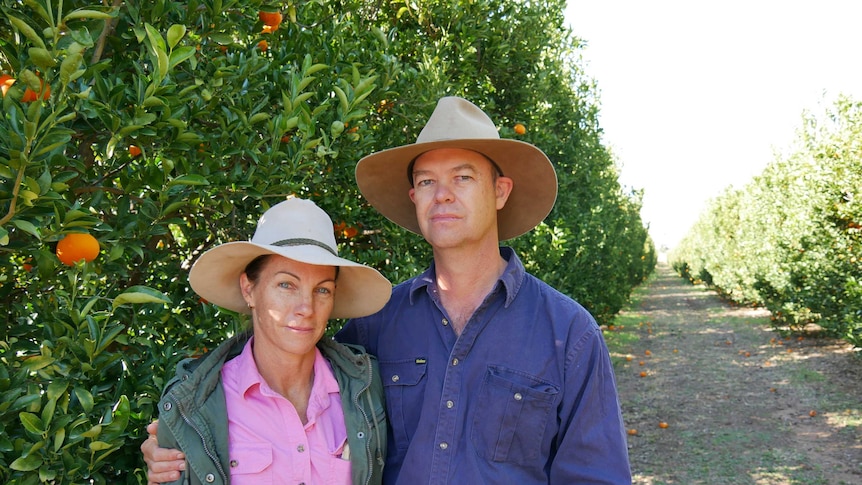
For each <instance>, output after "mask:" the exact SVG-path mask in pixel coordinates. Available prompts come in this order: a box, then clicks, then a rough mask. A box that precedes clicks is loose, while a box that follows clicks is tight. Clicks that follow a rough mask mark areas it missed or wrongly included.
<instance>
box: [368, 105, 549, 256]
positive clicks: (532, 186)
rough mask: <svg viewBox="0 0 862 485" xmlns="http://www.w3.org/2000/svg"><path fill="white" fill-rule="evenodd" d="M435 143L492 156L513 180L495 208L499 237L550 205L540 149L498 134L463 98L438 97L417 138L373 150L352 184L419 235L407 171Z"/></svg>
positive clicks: (532, 221)
mask: <svg viewBox="0 0 862 485" xmlns="http://www.w3.org/2000/svg"><path fill="white" fill-rule="evenodd" d="M437 148H464V149H467V150H473V151H476V152H479V153H481V154H483V155H485V156H486V157H488V158H489V159H491V160H492V161H493V162H494V163H495V164H497V167H499V168H500V170H501V171H502V172H503V175H505V176H506V177H509V178H511V179H512V180H513V181H514V187H513V189H512V193H511V194H510V195H509V200H508V201H507V202H506V205H505V207H503V208H502V209H500V210H499V211H498V212H497V230H498V233H499V236H500V240H501V241H502V240H505V239H511V238H513V237H517V236H520V235H521V234H524V233H526V232H528V231H530V230H532V229H533V228H534V227H536V226H537V225H538V224H539V223H540V222H542V220H543V219H544V218H545V217H546V216H547V215H548V213H549V212H550V211H551V209H552V208H553V207H554V201H555V200H556V199H557V174H556V172H555V171H554V166H553V165H552V164H551V161H550V160H549V159H548V156H547V155H545V153H544V152H542V150H539V149H538V148H536V147H535V146H534V145H531V144H529V143H525V142H522V141H519V140H511V139H501V138H500V134H499V133H498V132H497V127H496V126H494V122H493V121H491V118H489V117H488V115H486V114H485V113H484V112H483V111H482V110H481V109H479V108H478V107H477V106H476V105H474V104H473V103H471V102H469V101H467V100H466V99H463V98H458V97H454V96H451V97H445V98H442V99H440V101H439V102H438V103H437V107H436V108H434V113H432V114H431V117H430V118H429V119H428V123H427V124H426V125H425V127H424V128H423V129H422V131H421V132H420V133H419V137H418V138H417V139H416V143H414V144H412V145H405V146H400V147H396V148H390V149H388V150H383V151H380V152H377V153H372V154H371V155H368V156H366V157H364V158H363V159H361V160H359V163H358V164H357V165H356V183H357V184H358V185H359V190H360V192H362V195H364V196H365V198H366V199H368V202H369V203H370V204H371V205H372V206H373V207H374V208H375V209H377V210H378V211H380V213H381V214H383V215H384V216H385V217H386V218H387V219H389V220H391V221H392V222H394V223H396V224H398V225H399V226H401V227H403V228H405V229H407V230H409V231H412V232H415V233H417V234H421V233H420V230H419V221H418V220H417V219H416V208H415V206H414V205H413V202H412V201H411V200H410V195H409V190H410V181H409V179H408V174H407V170H408V167H409V165H410V163H411V162H412V161H413V160H415V159H416V157H418V156H419V155H421V154H423V153H425V152H427V151H429V150H434V149H437Z"/></svg>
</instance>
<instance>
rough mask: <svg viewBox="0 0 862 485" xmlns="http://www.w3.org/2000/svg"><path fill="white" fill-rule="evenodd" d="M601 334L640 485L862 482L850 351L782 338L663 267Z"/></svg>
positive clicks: (762, 316)
mask: <svg viewBox="0 0 862 485" xmlns="http://www.w3.org/2000/svg"><path fill="white" fill-rule="evenodd" d="M604 335H605V338H606V340H607V342H608V346H609V349H610V350H611V356H612V359H613V361H614V368H615V372H616V377H617V382H618V387H619V392H620V400H621V404H622V409H623V419H624V421H625V424H626V428H627V429H628V430H629V435H628V446H629V457H630V461H631V466H632V474H633V476H634V483H635V484H650V485H653V484H686V485H687V484H710V485H712V484H734V485H738V484H756V485H765V484H769V485H779V484H782V485H783V484H806V485H809V484H830V485H831V484H838V485H840V484H862V358H860V356H859V355H857V354H858V352H854V350H853V349H852V348H851V347H850V346H849V345H847V344H845V343H842V342H841V341H837V340H832V339H826V338H821V337H819V336H817V335H816V329H811V331H810V332H808V333H806V334H803V335H796V334H794V335H790V334H786V333H781V332H777V331H775V330H773V329H772V328H771V326H770V320H769V313H768V312H766V311H764V310H758V309H753V308H740V307H734V306H731V305H729V304H728V303H727V302H725V301H723V300H722V299H721V298H719V296H718V295H717V294H716V293H715V292H714V291H711V290H710V289H708V288H705V287H703V286H698V285H692V284H690V283H689V282H687V281H686V280H684V279H682V278H680V277H678V276H677V275H676V274H675V273H674V272H673V270H672V269H671V268H670V267H668V266H667V265H665V264H660V265H659V266H658V268H657V272H656V274H655V275H654V276H653V277H652V278H651V279H650V280H649V281H648V282H646V283H645V284H644V285H643V286H642V287H641V288H639V289H638V290H637V291H636V293H635V295H634V302H633V304H632V305H631V306H630V309H629V310H627V311H624V312H622V313H621V314H620V315H619V316H618V317H617V318H616V319H615V320H614V324H613V325H609V326H608V327H607V328H605V329H604ZM642 373H645V374H644V376H643V377H642ZM660 423H666V425H667V426H666V427H661V426H660ZM662 426H663V425H662Z"/></svg>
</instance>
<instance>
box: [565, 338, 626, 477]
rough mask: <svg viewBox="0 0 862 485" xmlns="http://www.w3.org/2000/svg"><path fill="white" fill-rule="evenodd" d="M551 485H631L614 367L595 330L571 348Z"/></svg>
mask: <svg viewBox="0 0 862 485" xmlns="http://www.w3.org/2000/svg"><path fill="white" fill-rule="evenodd" d="M567 361H568V362H569V364H568V365H567V372H566V374H567V375H566V382H565V384H564V385H565V387H566V390H565V395H566V397H565V398H564V402H563V403H562V405H561V406H560V415H559V416H558V418H559V419H560V421H561V423H562V424H561V428H560V434H559V436H558V442H557V450H558V451H557V454H556V455H555V456H554V458H553V462H552V464H551V470H550V479H551V480H550V482H551V483H579V484H580V483H590V484H603V485H629V484H631V483H632V482H631V480H632V479H631V471H630V468H629V457H628V448H627V445H626V433H625V427H624V425H623V419H622V415H621V413H620V404H619V398H618V395H617V389H616V383H615V379H614V372H613V364H612V363H611V360H610V355H609V354H608V349H607V346H606V345H605V343H604V340H603V339H602V337H601V331H600V330H598V328H596V329H595V330H594V332H593V335H591V336H590V337H588V338H584V339H582V341H581V342H580V344H579V345H578V346H577V347H575V348H573V349H571V350H570V353H569V358H568V359H567Z"/></svg>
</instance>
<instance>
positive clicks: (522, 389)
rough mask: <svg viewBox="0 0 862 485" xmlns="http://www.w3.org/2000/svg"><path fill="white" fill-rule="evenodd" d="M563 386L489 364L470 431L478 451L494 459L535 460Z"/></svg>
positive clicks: (496, 460) (524, 462)
mask: <svg viewBox="0 0 862 485" xmlns="http://www.w3.org/2000/svg"><path fill="white" fill-rule="evenodd" d="M559 393H560V387H559V386H557V385H554V384H552V383H549V382H547V381H545V380H543V379H540V378H538V377H535V376H532V375H530V374H527V373H524V372H521V371H517V370H513V369H508V368H505V367H501V366H488V370H487V372H486V374H485V378H484V380H483V381H482V386H481V388H480V390H479V394H478V400H477V401H476V406H477V411H476V412H475V413H474V416H475V417H474V419H473V429H472V432H471V435H472V440H473V445H474V446H475V447H476V453H477V454H478V455H479V456H481V457H482V458H485V459H486V460H491V461H495V462H508V463H513V464H516V465H527V464H531V463H532V464H535V463H536V460H537V459H538V457H539V453H540V451H541V447H542V438H543V437H544V434H545V428H547V426H548V422H549V420H550V417H551V413H552V411H553V409H554V404H555V402H556V400H557V396H558V394H559Z"/></svg>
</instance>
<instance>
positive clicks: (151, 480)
mask: <svg viewBox="0 0 862 485" xmlns="http://www.w3.org/2000/svg"><path fill="white" fill-rule="evenodd" d="M158 429H159V421H158V420H155V421H153V422H152V423H150V424H149V425H148V426H147V433H148V434H149V435H150V436H149V438H147V439H145V440H144V442H143V443H142V444H141V453H143V454H144V461H145V462H146V463H147V485H158V484H159V483H162V482H173V481H175V480H179V479H180V470H185V469H186V459H185V458H186V456H185V455H184V454H183V452H181V451H179V450H174V449H171V448H159V440H158V439H156V432H157V431H158Z"/></svg>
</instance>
